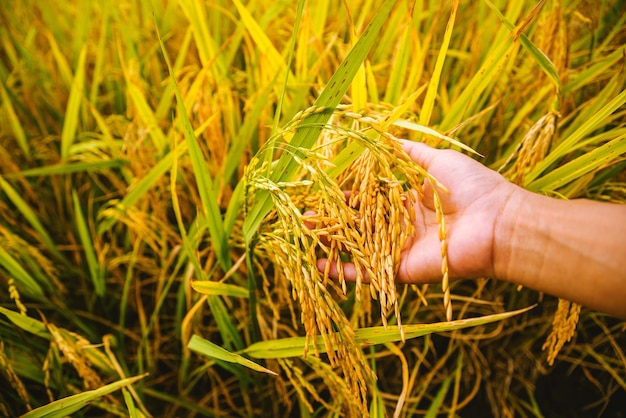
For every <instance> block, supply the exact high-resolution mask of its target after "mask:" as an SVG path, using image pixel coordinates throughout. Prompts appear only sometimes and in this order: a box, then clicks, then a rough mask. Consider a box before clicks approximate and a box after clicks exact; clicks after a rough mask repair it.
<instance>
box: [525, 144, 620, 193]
mask: <svg viewBox="0 0 626 418" xmlns="http://www.w3.org/2000/svg"><path fill="white" fill-rule="evenodd" d="M625 153H626V135H621V136H619V137H617V138H615V139H613V140H612V141H610V142H607V143H606V144H604V145H602V146H600V147H597V148H594V149H592V150H591V151H589V152H587V153H586V154H583V155H581V156H580V157H578V158H576V159H575V160H572V161H570V162H568V163H566V164H564V165H562V166H559V167H557V168H555V169H554V170H552V171H550V172H548V173H547V174H546V175H545V176H543V177H540V178H538V179H537V180H535V181H533V182H532V183H530V184H528V185H527V188H528V189H529V190H532V191H536V192H540V191H552V190H557V189H559V188H560V187H562V186H564V185H565V184H567V183H569V182H571V181H573V180H576V179H578V178H580V177H582V176H584V175H585V174H587V173H591V172H592V171H595V170H597V169H599V168H600V167H602V166H604V165H606V164H610V163H611V162H613V161H616V160H617V159H618V158H619V157H620V156H621V155H623V154H625Z"/></svg>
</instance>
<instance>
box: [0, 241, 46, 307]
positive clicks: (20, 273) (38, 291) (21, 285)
mask: <svg viewBox="0 0 626 418" xmlns="http://www.w3.org/2000/svg"><path fill="white" fill-rule="evenodd" d="M0 267H2V268H3V269H4V270H5V271H6V272H7V273H8V275H9V276H10V277H12V278H13V279H15V284H16V285H17V287H18V289H19V290H20V291H23V292H24V293H26V294H27V295H29V296H31V297H33V298H37V299H41V298H43V297H44V292H43V289H42V288H41V286H40V285H39V283H37V281H36V280H35V279H34V278H33V277H32V276H31V275H30V274H29V273H28V272H27V271H26V270H25V269H24V268H23V267H22V265H21V264H20V263H19V262H18V261H17V260H16V259H15V258H13V257H12V256H11V254H9V253H8V252H6V251H5V250H4V248H2V247H1V246H0Z"/></svg>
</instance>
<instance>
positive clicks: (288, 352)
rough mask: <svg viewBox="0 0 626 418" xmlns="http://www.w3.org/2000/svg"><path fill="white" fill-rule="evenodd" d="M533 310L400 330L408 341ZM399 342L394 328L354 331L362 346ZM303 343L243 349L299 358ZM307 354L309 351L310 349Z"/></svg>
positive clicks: (259, 355)
mask: <svg viewBox="0 0 626 418" xmlns="http://www.w3.org/2000/svg"><path fill="white" fill-rule="evenodd" d="M533 307H534V306H530V307H528V308H523V309H519V310H516V311H511V312H504V313H500V314H493V315H486V316H482V317H478V318H469V319H460V320H455V321H450V322H438V323H434V324H415V325H403V326H402V327H403V329H404V337H405V338H406V339H411V338H417V337H422V336H424V335H428V334H432V333H435V332H445V331H454V330H457V329H463V328H469V327H474V326H478V325H485V324H489V323H492V322H496V321H501V320H503V319H506V318H510V317H512V316H515V315H519V314H521V313H523V312H527V311H528V310H530V309H532V308H533ZM402 340H403V338H402V333H401V332H400V330H399V329H398V328H397V327H388V328H385V327H384V326H378V327H369V328H360V329H357V330H355V341H356V342H357V343H360V344H363V345H376V344H385V343H391V342H399V341H402ZM306 341H307V339H306V337H291V338H283V339H279V340H270V341H262V342H258V343H255V344H252V345H250V346H249V347H248V348H246V349H245V350H243V353H244V354H247V355H249V356H250V357H253V358H265V359H269V358H285V357H298V356H303V355H304V348H305V346H306ZM314 344H316V345H317V349H318V350H319V352H320V353H323V352H326V348H325V346H324V342H323V340H322V338H321V337H320V336H318V337H317V338H316V340H315V343H314ZM309 351H311V349H310V348H309Z"/></svg>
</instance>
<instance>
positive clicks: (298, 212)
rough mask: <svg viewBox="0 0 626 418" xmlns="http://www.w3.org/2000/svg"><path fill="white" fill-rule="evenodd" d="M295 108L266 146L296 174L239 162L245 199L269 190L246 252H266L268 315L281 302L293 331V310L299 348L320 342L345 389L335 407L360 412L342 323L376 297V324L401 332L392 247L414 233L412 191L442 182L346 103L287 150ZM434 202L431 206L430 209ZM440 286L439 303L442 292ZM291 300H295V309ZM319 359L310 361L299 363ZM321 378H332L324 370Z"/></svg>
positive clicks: (359, 363)
mask: <svg viewBox="0 0 626 418" xmlns="http://www.w3.org/2000/svg"><path fill="white" fill-rule="evenodd" d="M314 111H316V110H315V109H312V110H309V111H307V112H314ZM317 111H319V110H317ZM307 112H305V115H306V113H307ZM305 115H298V116H296V117H295V118H294V120H293V121H292V122H291V123H290V125H288V126H287V127H286V128H285V130H284V131H283V132H282V134H281V137H280V138H279V140H276V141H274V142H272V143H270V144H269V145H268V147H272V149H281V150H282V152H288V153H290V155H291V156H292V158H294V159H296V161H297V162H298V165H299V172H298V173H297V174H296V175H295V176H294V178H293V179H290V180H289V182H283V183H277V182H272V181H271V180H270V179H269V178H268V173H269V172H271V166H270V170H268V169H267V168H268V164H269V163H265V164H261V163H260V161H259V160H258V159H254V160H253V161H252V162H251V164H250V165H249V167H248V169H247V175H246V177H247V178H246V181H247V188H248V191H247V198H248V199H252V198H253V196H254V193H255V191H256V190H259V189H262V190H267V191H268V192H269V193H270V194H271V196H272V200H273V203H274V209H273V210H272V211H271V212H270V213H269V214H268V216H267V217H266V219H265V222H263V224H262V225H261V227H260V229H259V231H258V235H257V239H256V245H255V249H254V250H255V254H256V257H257V258H264V257H266V258H268V259H270V260H271V262H272V264H273V266H274V270H275V277H274V278H273V280H270V279H268V278H267V277H264V286H263V287H264V289H265V298H266V300H267V301H270V303H272V306H273V311H274V319H275V321H276V320H278V319H279V317H280V311H281V308H284V307H285V306H289V310H290V311H291V315H292V318H293V322H294V326H295V327H296V329H297V321H296V314H295V312H296V311H300V321H301V323H302V324H303V325H304V328H305V331H306V336H307V346H306V348H305V353H306V351H307V350H308V351H312V350H313V351H315V353H316V354H317V356H315V357H319V351H320V349H322V348H323V351H324V352H326V353H327V356H328V360H329V363H330V365H331V366H338V367H339V368H340V369H341V371H342V375H343V378H344V382H339V381H335V382H334V385H335V386H336V388H335V389H338V390H339V389H340V387H342V385H343V388H344V390H347V391H348V392H346V393H345V394H342V395H341V396H340V399H341V403H343V406H342V408H345V407H349V408H350V409H353V411H354V412H355V413H356V412H358V411H360V412H363V411H364V409H365V408H366V404H365V399H366V388H367V385H366V382H367V380H366V379H374V378H375V376H374V374H373V373H371V370H370V368H369V365H368V363H367V361H366V359H365V357H364V355H363V352H362V349H361V347H360V346H359V345H358V343H357V342H356V341H355V334H354V330H353V325H352V324H355V323H356V324H358V323H359V322H362V321H361V320H362V319H363V318H370V317H371V309H372V304H371V303H369V301H370V300H371V299H376V300H378V302H379V306H380V316H381V320H382V323H383V324H384V325H385V326H386V325H387V321H388V319H389V318H390V317H391V316H392V315H394V316H395V320H396V324H397V326H398V327H399V328H400V332H401V333H402V326H401V321H400V313H399V309H398V293H397V291H396V284H395V280H394V279H395V275H396V273H397V270H398V266H399V262H400V256H401V252H402V250H403V248H404V246H405V244H406V242H407V240H408V239H410V237H411V236H412V235H413V234H414V232H415V231H414V226H413V224H414V216H415V209H414V207H413V205H414V204H415V203H416V199H418V198H420V197H421V184H422V182H423V181H424V179H426V181H430V182H432V183H433V185H436V186H437V187H438V188H440V189H441V188H442V187H443V186H442V185H440V184H439V183H437V182H436V180H435V179H434V178H432V177H431V176H430V175H429V174H428V173H427V172H426V171H425V170H424V169H423V168H421V167H420V166H418V165H417V164H415V163H414V162H413V161H412V160H411V159H410V158H409V157H408V156H407V155H406V153H405V152H404V151H403V150H402V146H401V143H400V141H398V140H397V139H396V138H395V137H393V136H392V135H391V134H390V133H388V132H386V131H385V130H384V129H383V128H382V127H381V124H380V123H379V122H378V121H379V120H382V119H375V118H373V117H369V116H363V115H361V114H358V113H354V112H351V111H350V109H349V108H348V107H340V108H339V109H337V110H335V111H334V113H333V115H332V117H331V119H330V122H329V123H328V124H327V125H325V126H324V129H323V130H322V132H321V135H320V136H319V138H318V141H317V143H316V144H315V145H314V146H313V147H312V148H311V149H300V148H298V149H294V148H293V146H292V145H291V144H289V143H288V142H287V141H284V140H283V138H285V137H287V136H288V134H287V131H294V130H296V129H298V123H299V122H301V121H302V120H303V118H304V116H305ZM283 141H284V142H283ZM351 148H353V149H355V150H357V151H355V155H356V154H357V152H359V151H360V154H358V157H356V159H354V161H352V162H349V163H344V164H345V165H346V166H345V167H343V169H342V170H337V168H341V167H337V166H336V165H334V164H332V163H331V161H333V160H334V159H335V157H337V155H338V154H340V152H341V151H342V150H345V149H351ZM344 155H345V153H344ZM339 159H340V158H339ZM433 189H436V187H433ZM435 195H436V193H435ZM435 198H436V199H438V196H436V197H435ZM438 203H439V202H437V204H436V207H438V208H440V207H441V206H440V205H439V204H438ZM439 218H440V220H441V232H442V234H441V237H442V253H443V257H442V258H443V263H444V265H443V267H442V270H443V273H444V277H445V278H447V265H446V264H445V263H446V260H447V257H446V256H445V248H446V243H445V226H444V225H443V217H442V216H439ZM323 258H326V259H328V263H327V264H326V268H325V270H323V271H320V270H319V269H318V266H317V262H318V260H319V259H323ZM347 262H349V263H351V265H350V268H352V267H353V268H354V270H355V271H356V284H355V286H354V294H353V296H354V299H355V300H356V302H355V303H354V308H353V309H352V312H350V313H348V314H347V313H346V312H344V309H342V307H341V306H340V302H341V301H342V300H346V299H347V298H349V297H350V296H351V292H352V288H351V287H350V286H348V285H347V284H346V279H345V277H344V271H345V270H344V267H346V263H347ZM331 265H332V266H336V270H337V272H338V278H337V279H336V280H335V279H332V278H330V277H329V275H330V268H331ZM259 270H261V271H262V270H263V269H259ZM261 274H263V273H261ZM285 279H286V280H285ZM285 286H290V288H287V287H285ZM364 287H365V288H366V292H368V290H367V289H369V292H368V293H369V295H370V296H371V299H369V298H368V297H363V293H364V292H363V288H364ZM444 288H447V286H444ZM446 293H447V300H448V301H449V290H448V292H446ZM287 295H290V296H291V298H289V297H287ZM292 300H294V301H297V306H296V307H293V306H292ZM448 304H449V303H448ZM347 315H350V318H351V319H348V316H347ZM402 336H403V334H402ZM268 337H270V335H268ZM309 358H310V356H309ZM304 361H307V356H306V355H305V358H304ZM319 363H320V362H319V361H318V360H316V359H313V362H309V365H313V364H319ZM289 373H290V372H289ZM326 373H327V372H326ZM325 379H326V380H332V379H329V375H328V374H325ZM337 380H340V379H337ZM326 383H327V384H330V385H333V382H328V381H327V382H326ZM294 386H295V385H294ZM313 395H314V396H316V394H315V393H313ZM334 397H335V398H337V394H336V395H335V396H334ZM309 407H310V405H309Z"/></svg>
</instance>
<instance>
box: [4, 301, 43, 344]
mask: <svg viewBox="0 0 626 418" xmlns="http://www.w3.org/2000/svg"><path fill="white" fill-rule="evenodd" d="M0 313H2V314H4V315H5V316H6V317H7V318H8V319H9V321H11V322H13V323H14V324H15V325H16V326H18V327H20V328H21V329H23V330H24V331H26V332H28V333H29V334H33V335H36V336H38V337H41V338H45V339H49V338H50V333H49V332H48V329H47V328H46V326H45V325H44V323H43V322H41V321H38V320H36V319H34V318H31V317H30V316H26V315H22V314H20V313H18V312H14V311H12V310H10V309H7V308H4V307H2V306H0Z"/></svg>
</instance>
